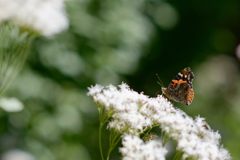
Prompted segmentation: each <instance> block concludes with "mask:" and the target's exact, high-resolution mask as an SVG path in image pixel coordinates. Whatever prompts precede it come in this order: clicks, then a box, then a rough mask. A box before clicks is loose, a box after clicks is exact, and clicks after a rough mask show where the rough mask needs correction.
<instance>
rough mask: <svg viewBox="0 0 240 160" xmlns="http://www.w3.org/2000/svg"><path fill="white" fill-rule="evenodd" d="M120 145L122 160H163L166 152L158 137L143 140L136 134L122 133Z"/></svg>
mask: <svg viewBox="0 0 240 160" xmlns="http://www.w3.org/2000/svg"><path fill="white" fill-rule="evenodd" d="M122 145H123V147H122V148H120V152H121V154H122V155H123V160H136V159H137V160H157V159H158V160H164V159H165V156H166V154H167V150H166V149H165V148H164V147H163V144H162V142H161V141H160V140H159V139H154V140H150V141H147V142H144V141H143V140H141V139H140V138H139V137H138V136H133V135H124V136H123V142H122Z"/></svg>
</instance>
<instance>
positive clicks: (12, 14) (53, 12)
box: [0, 0, 68, 36]
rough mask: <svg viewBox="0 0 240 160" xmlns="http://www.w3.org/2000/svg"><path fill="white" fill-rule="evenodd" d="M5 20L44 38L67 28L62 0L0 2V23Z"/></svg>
mask: <svg viewBox="0 0 240 160" xmlns="http://www.w3.org/2000/svg"><path fill="white" fill-rule="evenodd" d="M6 20H10V21H13V22H14V23H17V24H19V25H21V26H27V27H31V28H33V30H37V31H39V32H40V33H41V34H43V35H44V36H51V35H53V34H56V33H59V32H61V31H62V30H64V29H66V28H67V27H68V20H67V17H66V15H65V11H64V0H0V23H1V22H4V21H6Z"/></svg>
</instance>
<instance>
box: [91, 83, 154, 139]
mask: <svg viewBox="0 0 240 160" xmlns="http://www.w3.org/2000/svg"><path fill="white" fill-rule="evenodd" d="M88 94H89V95H91V96H93V98H94V101H95V102H97V103H99V104H100V105H102V106H104V109H105V110H106V112H107V113H111V114H112V115H111V116H112V120H111V121H110V122H109V124H108V127H109V128H111V129H115V130H117V131H119V132H121V133H122V132H126V133H131V134H136V135H137V134H139V133H140V132H142V131H143V130H144V128H146V127H150V126H152V124H153V123H152V120H151V118H150V117H147V116H145V115H143V114H142V113H141V112H139V109H140V108H141V106H143V105H144V104H145V103H146V102H147V99H148V97H147V96H145V95H143V94H138V93H137V92H134V91H132V90H130V88H129V87H128V86H127V85H126V84H122V85H119V88H116V87H115V86H112V85H109V86H107V87H105V88H104V87H102V86H100V85H96V86H94V87H91V88H90V89H89V93H88Z"/></svg>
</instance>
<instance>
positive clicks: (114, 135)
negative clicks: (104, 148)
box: [107, 131, 121, 160]
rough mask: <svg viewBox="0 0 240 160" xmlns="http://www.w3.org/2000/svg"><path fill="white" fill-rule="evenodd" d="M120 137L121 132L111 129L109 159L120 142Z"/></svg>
mask: <svg viewBox="0 0 240 160" xmlns="http://www.w3.org/2000/svg"><path fill="white" fill-rule="evenodd" d="M120 139H121V136H120V134H118V133H117V132H115V131H111V133H110V136H109V149H108V154H107V160H109V158H110V154H111V152H112V151H113V149H114V148H115V147H116V145H117V144H118V142H119V141H120Z"/></svg>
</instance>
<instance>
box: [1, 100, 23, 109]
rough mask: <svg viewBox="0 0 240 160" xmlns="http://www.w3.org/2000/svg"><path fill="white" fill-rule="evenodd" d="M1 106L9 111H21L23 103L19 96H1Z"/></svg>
mask: <svg viewBox="0 0 240 160" xmlns="http://www.w3.org/2000/svg"><path fill="white" fill-rule="evenodd" d="M0 107H1V108H2V109H3V110H5V111H7V112H19V111H21V110H22V109H23V104H22V102H20V101H19V100H18V99H17V98H6V97H4V98H0Z"/></svg>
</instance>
